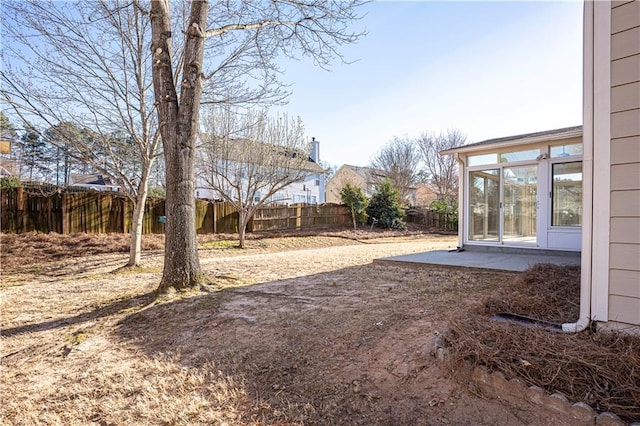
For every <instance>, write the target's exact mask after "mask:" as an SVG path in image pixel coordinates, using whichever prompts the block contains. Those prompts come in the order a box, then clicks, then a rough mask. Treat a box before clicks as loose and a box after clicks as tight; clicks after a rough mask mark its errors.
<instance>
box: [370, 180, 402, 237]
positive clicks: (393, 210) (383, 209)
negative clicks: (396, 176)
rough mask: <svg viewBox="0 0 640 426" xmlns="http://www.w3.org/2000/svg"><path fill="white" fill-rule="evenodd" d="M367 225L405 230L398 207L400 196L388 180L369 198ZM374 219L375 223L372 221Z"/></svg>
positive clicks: (399, 207)
mask: <svg viewBox="0 0 640 426" xmlns="http://www.w3.org/2000/svg"><path fill="white" fill-rule="evenodd" d="M367 214H368V215H369V223H375V224H376V226H378V227H380V228H393V229H406V225H405V223H404V222H403V221H402V219H404V211H403V210H402V207H401V205H400V194H399V191H398V189H397V188H395V187H394V186H393V183H392V182H391V180H389V179H385V180H384V182H382V183H381V184H380V185H378V187H377V188H376V192H374V194H373V196H372V197H371V202H370V203H369V207H367ZM374 219H375V221H374Z"/></svg>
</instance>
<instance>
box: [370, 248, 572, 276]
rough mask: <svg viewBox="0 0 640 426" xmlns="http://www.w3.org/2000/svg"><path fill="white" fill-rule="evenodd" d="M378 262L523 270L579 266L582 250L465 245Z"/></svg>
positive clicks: (383, 259)
mask: <svg viewBox="0 0 640 426" xmlns="http://www.w3.org/2000/svg"><path fill="white" fill-rule="evenodd" d="M374 262H376V263H387V264H395V265H398V264H412V265H424V266H441V267H442V266H444V267H451V268H472V269H482V270H493V271H512V272H521V271H524V270H525V269H527V268H529V267H530V266H532V265H535V264H537V263H551V264H554V265H580V253H579V252H568V251H557V252H554V251H551V250H542V251H541V250H524V249H520V250H519V249H502V250H499V249H493V250H488V249H484V250H483V249H482V248H476V247H468V248H467V247H465V250H464V251H456V250H453V251H447V250H435V251H429V252H424V253H414V254H407V255H402V256H393V257H384V258H380V259H376V260H375V261H374Z"/></svg>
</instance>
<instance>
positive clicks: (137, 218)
mask: <svg viewBox="0 0 640 426" xmlns="http://www.w3.org/2000/svg"><path fill="white" fill-rule="evenodd" d="M146 201H147V193H146V191H145V193H144V194H141V195H138V197H136V200H135V205H134V207H133V217H132V218H131V234H130V235H131V238H130V244H131V246H130V247H129V263H127V266H140V251H141V250H142V220H143V219H144V205H145V202H146Z"/></svg>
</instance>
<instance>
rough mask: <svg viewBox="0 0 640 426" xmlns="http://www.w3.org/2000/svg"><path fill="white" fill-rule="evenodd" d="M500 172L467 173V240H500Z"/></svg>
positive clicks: (497, 170)
mask: <svg viewBox="0 0 640 426" xmlns="http://www.w3.org/2000/svg"><path fill="white" fill-rule="evenodd" d="M499 232H500V170H499V169H492V170H479V171H473V172H469V239H470V240H474V241H499V240H500V234H499Z"/></svg>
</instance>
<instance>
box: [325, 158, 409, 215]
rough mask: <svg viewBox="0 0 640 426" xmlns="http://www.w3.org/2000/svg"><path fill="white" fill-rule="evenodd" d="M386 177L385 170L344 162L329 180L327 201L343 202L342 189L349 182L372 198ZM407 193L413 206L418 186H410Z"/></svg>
mask: <svg viewBox="0 0 640 426" xmlns="http://www.w3.org/2000/svg"><path fill="white" fill-rule="evenodd" d="M386 178H387V174H386V172H385V171H384V170H378V169H373V168H371V167H360V166H351V165H348V164H344V165H343V166H342V167H340V168H339V169H338V171H336V173H335V174H334V175H333V176H332V177H331V179H329V181H328V182H327V196H326V199H327V203H337V204H339V203H341V202H342V201H341V199H340V191H342V188H344V186H345V185H346V184H347V183H349V184H351V185H354V186H356V187H358V188H360V189H361V190H362V192H364V194H365V195H366V196H367V198H371V196H372V195H373V193H374V192H375V191H376V186H378V185H379V184H381V183H382V182H383V181H384V180H385V179H386ZM407 193H408V196H407V202H408V203H409V204H410V205H412V206H413V205H415V204H416V188H409V189H408V191H407Z"/></svg>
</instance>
